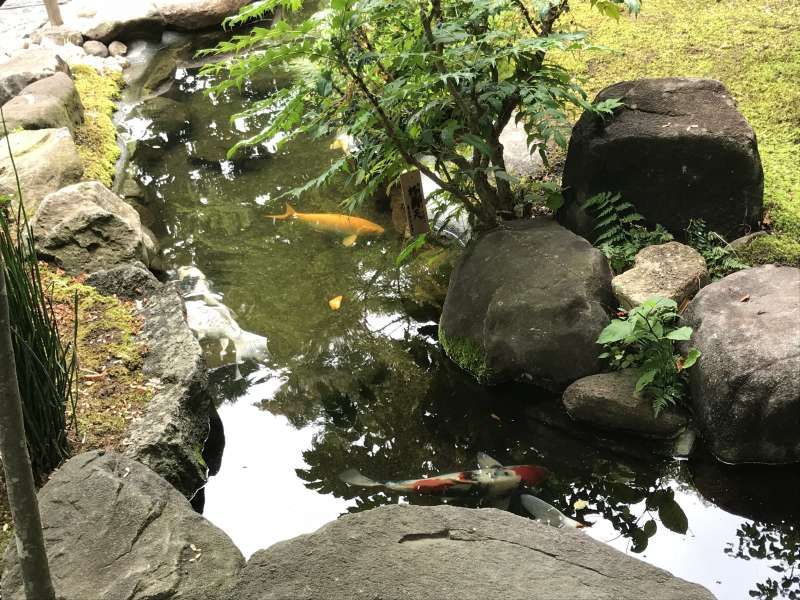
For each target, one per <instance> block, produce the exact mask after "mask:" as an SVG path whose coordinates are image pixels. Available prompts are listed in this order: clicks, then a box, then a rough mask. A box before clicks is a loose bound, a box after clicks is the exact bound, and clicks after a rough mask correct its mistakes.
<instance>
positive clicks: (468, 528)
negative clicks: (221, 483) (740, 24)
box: [227, 505, 714, 600]
mask: <svg viewBox="0 0 800 600" xmlns="http://www.w3.org/2000/svg"><path fill="white" fill-rule="evenodd" d="M455 597H459V598H467V599H476V600H477V599H485V598H514V599H517V598H526V599H529V600H537V599H542V600H543V599H552V598H570V599H571V600H589V599H591V600H598V599H605V600H611V599H614V600H622V599H628V598H630V599H634V598H635V599H638V598H653V599H663V600H666V599H668V598H670V599H671V598H681V599H683V600H700V599H703V600H706V599H708V600H710V599H712V598H714V596H713V595H712V594H711V593H710V592H709V591H708V590H706V589H705V588H703V587H701V586H699V585H696V584H693V583H688V582H686V581H684V580H682V579H679V578H677V577H674V576H672V575H670V574H669V573H667V572H666V571H663V570H661V569H658V568H656V567H653V566H651V565H649V564H647V563H644V562H642V561H639V560H637V559H635V558H633V557H630V556H626V555H625V554H623V553H621V552H619V551H617V550H614V549H613V548H611V547H610V546H607V545H605V544H603V543H602V542H599V541H596V540H594V539H592V538H590V537H589V536H588V535H586V534H584V533H582V532H580V531H578V530H574V529H568V528H566V529H556V528H554V527H550V526H548V525H544V524H541V523H538V522H535V521H533V520H531V519H526V518H524V517H520V516H517V515H514V514H511V513H509V512H506V511H500V510H496V509H469V508H460V507H455V506H446V505H445V506H434V507H430V506H403V505H390V506H383V507H380V508H376V509H373V510H368V511H365V512H359V513H354V514H347V515H344V516H342V517H340V518H339V519H337V520H336V521H333V522H331V523H328V524H327V525H325V526H324V527H322V528H321V529H319V530H317V531H316V532H314V533H311V534H308V535H301V536H299V537H296V538H294V539H291V540H288V541H285V542H281V543H279V544H275V545H274V546H272V547H271V548H269V549H267V550H261V551H260V552H257V553H256V554H254V555H253V557H252V558H251V559H250V561H249V562H248V563H247V565H246V566H245V568H244V569H243V570H242V573H241V576H240V580H239V582H238V584H237V585H236V587H235V588H234V589H233V591H232V592H231V593H230V594H229V595H228V596H227V598H228V599H229V600H234V599H235V600H273V599H274V600H278V599H284V598H326V599H331V600H339V599H342V600H343V599H345V598H347V599H349V600H368V599H369V600H371V599H373V598H385V599H387V600H389V599H400V598H425V599H427V598H455Z"/></svg>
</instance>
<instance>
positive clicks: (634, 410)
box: [562, 369, 689, 438]
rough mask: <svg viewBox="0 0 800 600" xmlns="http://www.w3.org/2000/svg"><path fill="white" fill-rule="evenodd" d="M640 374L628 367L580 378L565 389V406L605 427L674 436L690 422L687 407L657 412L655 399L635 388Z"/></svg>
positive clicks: (577, 416)
mask: <svg viewBox="0 0 800 600" xmlns="http://www.w3.org/2000/svg"><path fill="white" fill-rule="evenodd" d="M640 374H641V373H640V372H639V371H638V370H636V369H627V370H624V371H616V372H614V373H599V374H597V375H590V376H589V377H584V378H583V379H579V380H578V381H576V382H575V383H573V384H572V385H570V386H569V387H568V388H567V389H566V391H565V392H564V396H563V398H562V400H563V402H564V407H565V408H566V409H567V412H568V413H569V416H570V417H572V418H573V419H575V420H577V421H583V422H585V423H587V424H589V425H594V426H596V427H599V428H601V429H610V430H613V431H626V432H629V433H636V434H640V435H644V436H648V437H658V438H674V437H675V436H677V435H678V434H680V432H681V431H683V430H684V429H685V428H686V426H687V424H688V422H689V418H688V415H687V414H686V411H684V410H683V409H681V408H678V407H669V408H666V409H664V410H662V411H661V413H660V414H659V416H658V417H656V416H654V414H653V403H652V401H651V400H650V399H649V398H645V397H643V396H641V395H639V394H637V393H636V392H635V388H636V381H637V380H638V379H639V375H640Z"/></svg>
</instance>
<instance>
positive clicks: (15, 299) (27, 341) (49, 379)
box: [0, 109, 77, 479]
mask: <svg viewBox="0 0 800 600" xmlns="http://www.w3.org/2000/svg"><path fill="white" fill-rule="evenodd" d="M0 120H2V130H1V131H2V132H3V133H4V134H5V138H6V145H7V146H8V154H9V157H10V160H11V165H12V168H13V170H14V174H15V177H16V184H17V198H18V206H17V208H16V219H15V220H14V222H13V223H12V221H11V218H10V215H11V212H12V210H13V208H12V204H11V201H10V198H7V197H5V198H3V197H0V256H2V261H1V264H2V268H3V270H4V273H5V278H6V286H7V292H8V303H9V310H10V313H11V321H12V327H11V339H12V346H13V349H14V357H15V359H16V366H17V378H18V380H19V388H20V394H21V396H22V410H23V416H24V421H25V435H26V438H27V442H28V452H29V453H30V458H31V466H32V468H33V472H34V475H35V476H36V477H37V478H39V479H41V477H42V476H43V475H45V474H47V473H49V472H50V471H52V470H53V469H55V468H56V467H57V466H58V465H59V464H60V463H61V462H62V461H63V460H64V459H65V458H66V457H67V456H68V453H69V440H68V437H67V422H66V421H67V418H66V415H67V409H68V408H69V410H70V413H71V415H72V417H71V421H72V425H73V426H74V425H75V424H76V423H75V409H76V400H77V396H76V393H75V385H74V384H75V382H76V372H77V358H76V354H75V345H74V343H73V344H71V345H68V346H65V345H64V344H63V343H62V341H61V338H60V337H59V332H58V327H57V324H56V317H55V314H54V312H53V306H52V304H51V302H50V301H49V300H48V298H47V296H46V294H45V290H44V288H43V286H42V280H41V277H40V273H39V264H38V261H37V258H36V248H35V247H34V242H33V233H32V231H31V228H30V225H29V224H28V219H27V215H26V213H25V208H24V206H23V202H22V189H21V186H20V182H19V177H18V175H17V169H16V165H15V163H14V158H13V156H12V155H11V143H10V141H9V138H8V131H7V129H6V123H5V118H4V116H3V114H2V109H0ZM76 306H77V304H76ZM74 322H75V325H76V326H77V319H76V320H75V321H74Z"/></svg>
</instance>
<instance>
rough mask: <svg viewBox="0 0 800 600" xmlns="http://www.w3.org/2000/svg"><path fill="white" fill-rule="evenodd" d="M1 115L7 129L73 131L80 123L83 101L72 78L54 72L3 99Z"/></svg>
mask: <svg viewBox="0 0 800 600" xmlns="http://www.w3.org/2000/svg"><path fill="white" fill-rule="evenodd" d="M3 115H4V116H5V119H6V127H8V130H9V131H13V130H14V129H59V128H61V127H66V128H68V129H69V130H70V131H74V128H75V127H77V126H78V125H80V124H81V123H82V122H83V104H82V103H81V98H80V96H79V95H78V90H77V89H75V84H74V83H73V81H72V78H71V77H70V76H69V75H67V74H65V73H56V74H55V75H51V76H50V77H45V78H44V79H40V80H39V81H36V82H35V83H32V84H30V85H29V86H27V87H26V88H25V89H23V90H22V91H21V92H20V93H19V95H18V96H16V97H15V98H13V99H12V100H9V101H8V102H6V104H5V106H3Z"/></svg>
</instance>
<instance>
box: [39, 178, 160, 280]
mask: <svg viewBox="0 0 800 600" xmlns="http://www.w3.org/2000/svg"><path fill="white" fill-rule="evenodd" d="M31 227H32V229H33V235H34V239H35V241H36V249H37V251H38V253H39V254H40V255H41V256H42V257H43V258H45V259H46V260H50V261H52V262H54V263H56V264H57V265H58V266H59V267H61V268H62V269H64V270H65V271H67V272H69V273H81V272H92V271H98V270H101V269H105V268H109V267H113V266H116V265H120V264H124V263H128V262H133V261H137V260H139V261H142V262H143V263H144V264H145V265H149V264H150V261H151V260H152V259H153V258H154V256H155V254H156V243H155V239H154V238H153V234H152V233H150V232H149V231H147V229H146V228H144V227H143V226H142V224H141V221H140V220H139V214H138V213H137V212H136V211H135V210H134V209H133V208H131V206H129V205H128V204H126V203H125V202H124V201H123V200H122V199H121V198H120V197H119V196H117V195H116V194H114V193H113V192H111V191H110V190H109V189H108V188H106V187H105V186H104V185H103V184H102V183H100V182H99V181H88V182H84V183H77V184H75V185H71V186H68V187H65V188H63V189H61V190H59V191H57V192H54V193H52V194H50V195H48V196H47V197H45V199H44V200H43V201H42V203H41V205H40V206H39V208H38V210H37V211H36V215H35V216H34V217H33V219H32V220H31Z"/></svg>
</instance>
